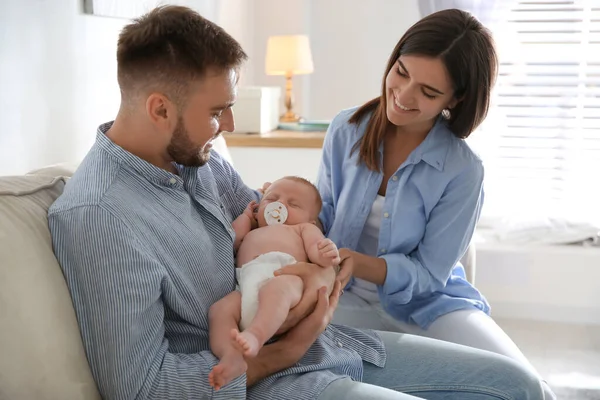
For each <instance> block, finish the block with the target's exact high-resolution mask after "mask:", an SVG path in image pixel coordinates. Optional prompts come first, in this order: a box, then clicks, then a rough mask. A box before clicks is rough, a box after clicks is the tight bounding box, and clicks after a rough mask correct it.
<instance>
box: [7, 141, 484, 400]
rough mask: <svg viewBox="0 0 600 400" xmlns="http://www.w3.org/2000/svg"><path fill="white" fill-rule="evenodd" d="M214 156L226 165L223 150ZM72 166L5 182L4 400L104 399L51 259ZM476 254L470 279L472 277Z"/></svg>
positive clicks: (467, 261)
mask: <svg viewBox="0 0 600 400" xmlns="http://www.w3.org/2000/svg"><path fill="white" fill-rule="evenodd" d="M215 148H216V149H217V150H218V151H219V152H221V153H222V154H223V155H224V156H225V157H226V158H229V153H228V152H227V149H226V147H225V146H224V142H222V143H220V144H219V146H215ZM75 168H76V166H75V165H64V164H63V165H54V166H49V167H46V168H42V169H39V170H35V171H31V172H30V173H27V174H24V175H21V176H5V177H0V327H1V329H0V399H2V400H33V399H35V400H59V399H60V400H88V399H89V400H92V399H100V395H99V393H98V391H97V388H96V385H95V383H94V380H93V378H92V374H91V371H90V368H89V365H88V363H87V360H86V356H85V352H84V349H83V345H82V342H81V337H80V333H79V328H78V325H77V320H76V318H75V313H74V310H73V307H72V303H71V298H70V296H69V292H68V290H67V286H66V284H65V281H64V278H63V275H62V271H61V269H60V266H59V264H58V262H57V260H56V258H55V257H54V254H53V251H52V242H51V238H50V232H49V230H48V221H47V211H48V207H49V206H50V205H51V204H52V203H53V202H54V200H55V199H56V198H57V197H58V196H59V195H60V194H61V193H62V191H63V188H64V185H65V183H66V182H67V180H68V179H69V177H70V176H71V175H72V173H73V172H74V170H75ZM473 254H474V251H473V250H472V249H471V251H469V252H467V254H466V255H465V259H464V261H465V264H466V270H467V276H468V277H470V279H473V277H474V258H473Z"/></svg>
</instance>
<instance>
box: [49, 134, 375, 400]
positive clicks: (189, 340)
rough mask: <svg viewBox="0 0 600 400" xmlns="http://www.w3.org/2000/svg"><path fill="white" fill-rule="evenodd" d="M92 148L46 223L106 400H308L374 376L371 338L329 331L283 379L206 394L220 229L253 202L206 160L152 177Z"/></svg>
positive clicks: (222, 264)
mask: <svg viewBox="0 0 600 400" xmlns="http://www.w3.org/2000/svg"><path fill="white" fill-rule="evenodd" d="M110 126H111V123H107V124H104V125H102V126H100V128H99V131H98V134H97V140H96V143H95V144H94V146H93V147H92V149H91V150H90V152H89V153H88V155H87V156H86V157H85V159H84V160H83V161H82V163H81V165H80V166H79V168H78V169H77V172H76V173H75V174H74V176H73V177H72V179H71V180H70V181H69V182H68V184H67V185H66V187H65V191H64V193H63V194H62V195H61V196H60V197H59V198H58V199H57V201H56V202H55V203H54V204H53V205H52V207H51V208H50V210H49V213H48V219H49V226H50V230H51V233H52V239H53V245H54V251H55V254H56V256H57V258H58V260H59V262H60V265H61V267H62V269H63V272H64V276H65V279H66V282H67V285H68V288H69V290H70V293H71V296H72V299H73V304H74V308H75V312H76V315H77V319H78V322H79V326H80V330H81V335H82V340H83V344H84V347H85V350H86V354H87V357H88V361H89V363H90V367H91V370H92V374H93V376H94V379H95V380H96V383H97V385H98V388H99V391H100V393H101V394H102V396H103V397H104V398H107V399H133V398H136V399H150V398H152V399H206V398H214V399H244V398H246V396H247V398H249V399H283V398H286V399H314V398H316V397H317V396H318V395H319V393H320V392H321V391H322V390H323V389H324V388H325V387H326V386H327V385H328V384H329V383H331V382H332V381H334V380H336V379H338V378H339V377H341V376H350V377H352V378H353V379H356V380H360V379H361V378H362V370H363V361H366V362H370V363H372V364H375V365H378V366H383V365H384V364H385V357H386V356H385V350H384V348H383V343H382V342H381V340H380V338H379V336H378V335H377V334H376V333H375V332H372V331H361V330H356V329H353V328H349V327H342V326H340V327H333V326H330V327H328V328H327V330H326V331H325V332H324V333H323V334H322V335H321V336H320V337H319V339H318V340H317V341H316V342H315V343H314V345H313V346H312V347H311V348H310V350H309V351H308V352H307V354H306V355H305V356H304V358H302V360H301V361H300V362H298V363H297V364H296V365H295V366H293V367H292V368H289V369H286V370H284V371H280V372H279V373H277V374H275V375H272V376H270V377H268V378H266V379H263V380H262V381H260V382H258V383H257V384H256V385H254V386H253V387H252V388H250V389H248V390H246V376H245V375H243V376H240V377H239V378H237V379H235V380H234V381H233V382H231V383H230V384H229V385H227V386H226V387H224V388H223V389H221V390H220V391H218V392H213V390H212V388H211V387H210V386H209V384H208V373H209V372H210V370H211V369H212V367H213V366H214V365H216V364H217V363H218V360H217V359H216V358H215V356H214V355H213V354H212V353H211V352H210V350H209V338H208V310H209V307H210V306H211V305H212V304H213V303H214V302H215V301H217V300H218V299H220V298H222V297H224V296H225V295H227V294H228V293H230V292H231V291H232V290H234V287H235V277H234V256H233V239H234V232H233V230H232V228H231V222H232V220H233V219H234V218H235V217H237V216H238V215H240V214H241V213H242V212H243V210H244V208H245V207H246V205H247V204H248V202H249V201H250V200H252V199H257V198H258V194H257V193H256V192H255V191H252V190H250V189H249V188H248V187H247V186H245V185H244V184H243V182H242V181H241V179H240V177H239V175H238V174H237V173H236V172H235V170H234V169H233V168H232V167H231V165H230V164H229V163H227V162H226V161H224V160H223V159H222V158H221V157H220V156H219V155H218V154H217V153H215V152H213V154H212V156H211V160H210V162H209V163H208V164H207V165H205V166H204V167H200V168H187V167H182V166H177V168H178V170H179V175H175V174H172V173H170V172H167V171H166V170H163V169H160V168H158V167H155V166H153V165H151V164H149V163H147V162H145V161H143V160H142V159H140V158H138V157H136V156H134V155H133V154H131V153H129V152H127V151H125V150H124V149H122V148H121V147H119V146H117V145H116V144H114V143H113V142H112V141H111V140H110V139H108V138H107V137H106V135H105V132H106V131H107V130H108V129H109V128H110Z"/></svg>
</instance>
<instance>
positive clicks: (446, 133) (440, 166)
mask: <svg viewBox="0 0 600 400" xmlns="http://www.w3.org/2000/svg"><path fill="white" fill-rule="evenodd" d="M453 136H454V134H453V133H452V132H451V131H450V129H449V128H448V126H447V125H446V121H445V120H444V119H443V118H442V117H439V118H438V120H437V121H436V123H435V124H434V125H433V128H431V130H430V131H429V133H428V134H427V136H426V137H425V140H423V141H422V142H421V144H419V145H418V146H417V148H416V149H415V150H414V151H413V152H412V153H411V155H410V156H409V157H408V160H407V161H408V162H409V163H411V164H417V163H418V162H419V161H421V160H423V161H425V162H426V163H427V164H429V165H431V166H432V167H433V168H435V169H437V170H438V171H443V170H444V165H445V164H446V156H447V155H448V149H449V145H450V141H451V140H452V137H453Z"/></svg>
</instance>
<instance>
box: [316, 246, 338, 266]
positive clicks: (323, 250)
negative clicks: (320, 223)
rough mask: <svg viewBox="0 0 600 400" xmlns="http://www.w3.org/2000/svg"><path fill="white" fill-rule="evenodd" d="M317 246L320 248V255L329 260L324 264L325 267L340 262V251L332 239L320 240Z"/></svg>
mask: <svg viewBox="0 0 600 400" xmlns="http://www.w3.org/2000/svg"><path fill="white" fill-rule="evenodd" d="M317 248H318V249H319V255H320V256H321V258H322V259H323V260H324V261H325V260H327V262H326V263H324V265H323V266H324V267H331V266H336V265H338V264H339V263H340V261H341V259H340V252H339V250H338V248H337V246H336V245H335V243H333V241H331V239H323V240H321V241H319V243H317Z"/></svg>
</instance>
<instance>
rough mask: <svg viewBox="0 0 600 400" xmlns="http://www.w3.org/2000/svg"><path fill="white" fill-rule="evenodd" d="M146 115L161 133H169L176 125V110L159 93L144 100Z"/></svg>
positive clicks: (152, 94)
mask: <svg viewBox="0 0 600 400" xmlns="http://www.w3.org/2000/svg"><path fill="white" fill-rule="evenodd" d="M146 114H147V115H148V118H149V119H150V121H151V122H152V124H153V125H155V126H156V127H157V128H158V129H159V130H160V131H161V132H171V131H172V130H173V129H174V127H175V126H176V125H177V119H178V116H177V109H176V107H174V104H173V103H172V102H171V101H170V100H169V99H168V98H167V97H166V96H165V95H163V94H161V93H151V94H150V95H149V96H148V98H147V99H146Z"/></svg>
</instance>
